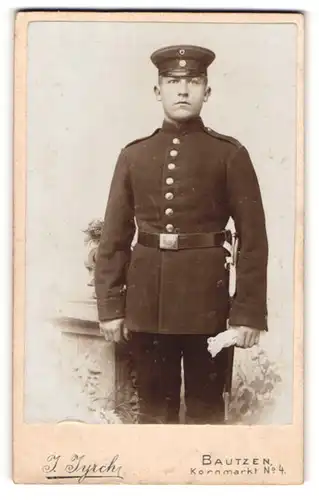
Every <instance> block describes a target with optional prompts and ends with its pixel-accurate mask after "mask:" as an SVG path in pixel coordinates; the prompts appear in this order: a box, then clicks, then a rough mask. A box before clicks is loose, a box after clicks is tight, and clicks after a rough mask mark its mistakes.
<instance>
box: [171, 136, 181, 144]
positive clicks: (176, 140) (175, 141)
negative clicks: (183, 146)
mask: <svg viewBox="0 0 319 500" xmlns="http://www.w3.org/2000/svg"><path fill="white" fill-rule="evenodd" d="M180 143H181V141H180V140H179V138H178V137H174V139H173V144H180Z"/></svg>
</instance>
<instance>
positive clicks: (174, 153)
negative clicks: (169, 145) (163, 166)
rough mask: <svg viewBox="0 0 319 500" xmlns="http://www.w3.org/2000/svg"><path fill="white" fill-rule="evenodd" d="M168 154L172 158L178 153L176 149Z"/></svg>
mask: <svg viewBox="0 0 319 500" xmlns="http://www.w3.org/2000/svg"><path fill="white" fill-rule="evenodd" d="M169 154H170V155H171V156H173V157H175V156H177V155H178V151H176V149H172V151H170V152H169Z"/></svg>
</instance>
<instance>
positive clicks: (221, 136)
mask: <svg viewBox="0 0 319 500" xmlns="http://www.w3.org/2000/svg"><path fill="white" fill-rule="evenodd" d="M204 130H205V132H206V133H207V134H209V135H211V136H212V137H215V139H220V140H221V141H226V142H230V143H231V144H233V145H234V146H237V147H238V148H240V147H241V146H242V144H241V143H240V142H239V141H237V139H235V138H234V137H231V136H229V135H224V134H219V133H218V132H216V131H215V130H213V129H211V128H209V127H205V128H204Z"/></svg>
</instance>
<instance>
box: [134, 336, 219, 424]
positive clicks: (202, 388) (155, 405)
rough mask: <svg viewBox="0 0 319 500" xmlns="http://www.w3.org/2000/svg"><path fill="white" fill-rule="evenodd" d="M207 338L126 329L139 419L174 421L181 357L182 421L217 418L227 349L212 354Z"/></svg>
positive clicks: (176, 419)
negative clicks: (135, 384) (182, 380)
mask: <svg viewBox="0 0 319 500" xmlns="http://www.w3.org/2000/svg"><path fill="white" fill-rule="evenodd" d="M208 337H209V335H200V334H196V335H192V334H185V335H183V334H178V335H171V334H153V333H139V332H132V337H131V354H132V358H133V363H134V367H135V371H136V376H137V390H138V395H139V405H140V420H139V421H140V423H143V424H147V423H179V411H180V394H181V377H182V370H181V359H182V358H183V373H184V387H185V406H186V423H190V424H217V423H218V424H222V423H223V421H224V400H223V389H224V384H225V378H226V370H227V349H224V350H222V351H221V352H220V353H219V354H218V355H217V356H216V357H215V358H214V359H213V358H212V357H211V355H210V353H209V352H208V350H207V339H208Z"/></svg>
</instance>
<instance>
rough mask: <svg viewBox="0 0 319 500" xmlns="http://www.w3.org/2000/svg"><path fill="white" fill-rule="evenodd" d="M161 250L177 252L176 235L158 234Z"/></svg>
mask: <svg viewBox="0 0 319 500" xmlns="http://www.w3.org/2000/svg"><path fill="white" fill-rule="evenodd" d="M159 246H160V249H161V250H178V234H165V233H161V234H160V243H159Z"/></svg>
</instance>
